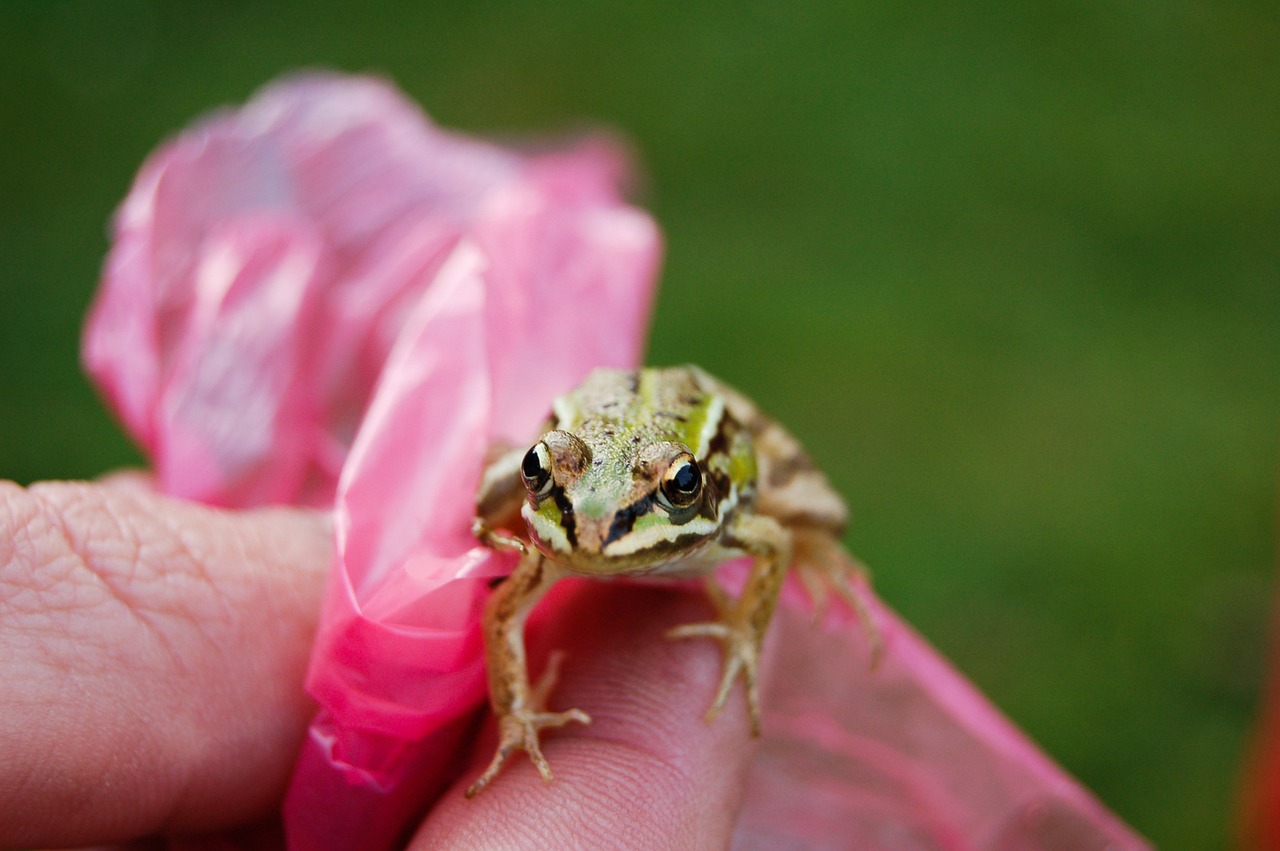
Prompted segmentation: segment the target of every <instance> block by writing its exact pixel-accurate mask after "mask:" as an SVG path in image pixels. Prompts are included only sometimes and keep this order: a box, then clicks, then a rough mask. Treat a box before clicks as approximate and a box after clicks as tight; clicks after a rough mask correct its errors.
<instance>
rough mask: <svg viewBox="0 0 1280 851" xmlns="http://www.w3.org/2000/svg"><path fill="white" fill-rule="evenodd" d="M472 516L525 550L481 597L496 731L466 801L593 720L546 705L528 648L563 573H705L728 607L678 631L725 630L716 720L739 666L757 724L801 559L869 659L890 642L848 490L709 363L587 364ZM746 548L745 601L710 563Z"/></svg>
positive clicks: (479, 530) (493, 538) (547, 684)
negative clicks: (728, 589)
mask: <svg viewBox="0 0 1280 851" xmlns="http://www.w3.org/2000/svg"><path fill="white" fill-rule="evenodd" d="M517 511H518V513H519V515H520V516H521V517H523V519H524V523H525V525H526V526H527V529H528V540H529V542H531V543H532V546H529V545H528V544H526V542H525V541H524V540H523V539H521V538H517V537H514V536H512V535H510V534H505V533H503V532H500V531H498V530H499V529H509V528H511V527H512V526H513V525H517V524H516V515H517ZM476 514H477V518H476V524H475V531H476V535H477V537H479V538H480V539H481V540H482V541H484V542H485V543H486V544H488V545H489V546H492V547H494V548H497V549H505V550H513V551H516V552H519V553H520V554H521V558H520V561H519V563H518V564H517V566H516V568H515V571H514V572H513V573H512V574H511V576H510V577H508V578H507V579H506V580H505V581H504V582H503V583H502V584H500V585H499V586H498V587H497V589H496V590H495V591H494V593H493V595H492V596H491V597H490V599H489V601H488V604H487V606H486V608H485V614H484V624H483V626H484V639H485V654H486V663H487V666H488V676H489V696H490V701H491V703H492V706H493V711H494V714H495V715H496V716H497V718H498V729H499V743H498V749H497V753H496V754H495V755H494V757H493V761H492V762H491V763H490V765H489V767H488V769H487V770H486V771H485V772H484V774H483V775H482V776H481V777H480V778H479V779H478V780H476V781H475V783H473V784H472V785H471V787H470V788H469V789H467V792H466V796H467V797H468V798H470V797H472V796H474V795H475V794H476V793H478V792H480V791H481V790H482V789H484V788H485V786H487V785H488V784H489V783H490V782H491V781H492V780H493V779H494V778H495V777H496V776H497V774H498V772H499V771H500V770H501V768H502V766H503V764H504V763H505V762H506V761H507V759H508V758H509V757H510V756H511V755H512V754H513V753H514V752H515V751H516V750H518V749H523V750H525V751H526V752H527V753H528V754H529V758H530V759H531V760H532V761H533V763H534V765H535V766H536V767H537V769H538V771H539V773H540V774H541V775H542V778H543V779H544V780H551V777H552V775H551V768H550V766H549V765H548V764H547V760H546V759H545V758H544V757H543V755H542V751H541V749H540V747H539V743H538V735H539V731H540V730H541V729H542V728H544V727H560V726H563V725H564V724H567V723H569V722H570V721H576V722H579V723H583V724H587V723H590V718H589V717H588V716H587V715H586V713H584V712H582V711H581V710H580V709H569V710H566V711H563V712H548V711H545V709H544V708H543V703H544V700H545V698H546V696H547V693H548V692H549V691H550V689H551V686H552V683H553V680H554V678H555V669H556V664H555V660H554V659H553V662H552V663H551V664H549V665H548V670H547V673H545V674H544V675H543V678H542V680H541V681H540V682H538V683H537V684H536V685H535V684H531V683H530V680H529V672H528V665H527V663H526V659H525V647H524V624H525V618H526V616H527V615H528V614H529V611H530V610H531V609H532V608H533V606H534V605H535V604H536V603H537V602H538V600H539V599H540V598H541V597H542V596H543V594H545V593H546V591H547V589H548V588H549V587H550V586H551V585H552V584H553V583H554V582H556V581H557V580H559V579H561V578H563V577H566V576H594V577H612V576H670V577H688V576H700V575H702V576H707V577H708V580H707V591H708V597H709V598H710V601H711V603H712V604H713V606H714V607H715V609H716V612H717V615H718V617H717V619H716V620H714V621H710V622H707V623H695V624H688V625H685V626H680V627H676V628H675V629H673V630H671V631H670V632H669V633H668V637H670V638H694V637H706V638H713V639H715V640H717V641H719V642H720V643H721V645H722V646H723V649H724V666H723V669H722V675H721V678H720V685H719V689H718V691H717V692H716V695H715V698H714V700H713V701H712V704H711V708H710V709H709V710H708V712H707V719H708V720H712V719H714V718H715V716H716V715H717V714H718V713H719V712H720V710H721V709H722V708H723V707H724V705H725V701H726V700H727V699H728V696H729V692H730V690H731V689H732V687H733V684H734V682H735V681H736V680H737V678H738V677H739V676H740V677H741V678H742V680H743V684H744V686H745V690H746V701H747V709H748V712H749V714H750V719H751V727H752V732H753V733H754V734H756V735H759V733H760V698H759V687H758V684H757V670H758V667H759V661H760V646H761V642H762V640H763V637H764V634H765V630H766V628H767V627H768V625H769V621H770V619H771V618H772V617H773V611H774V607H775V606H776V605H777V602H778V595H779V592H780V590H781V588H782V583H783V579H784V578H785V576H786V572H787V569H788V567H789V566H792V565H793V564H794V566H795V568H796V569H799V570H800V571H801V574H800V575H801V578H802V579H803V580H804V581H805V584H806V586H807V587H808V588H809V590H810V593H811V594H813V595H814V597H815V601H816V602H817V603H818V605H819V606H820V605H821V604H822V602H823V601H825V599H826V592H827V589H828V588H832V589H834V590H835V591H836V592H837V593H838V594H839V595H840V596H841V597H842V598H843V599H845V600H846V601H847V602H848V603H849V604H850V605H851V607H852V608H853V610H854V611H855V612H856V613H857V614H858V617H859V619H860V620H861V621H862V624H863V626H864V628H865V629H866V631H867V634H868V639H869V643H870V645H871V653H872V664H874V662H875V659H876V657H877V655H878V648H879V635H878V633H877V632H876V630H875V628H874V626H873V624H872V621H871V619H870V617H869V615H868V612H867V609H866V607H865V605H864V603H863V601H862V600H861V598H860V597H859V596H858V595H857V594H856V593H855V592H854V591H853V588H852V587H851V584H850V579H851V578H852V577H854V576H857V575H859V573H860V570H861V568H860V566H859V565H858V564H857V562H855V561H853V560H852V559H851V558H850V557H849V556H848V555H847V554H846V553H845V551H844V549H843V548H842V547H841V545H840V543H839V536H840V533H841V531H842V530H843V528H844V524H845V519H846V510H845V506H844V502H843V501H842V500H841V499H840V497H839V496H838V495H837V494H836V493H835V491H834V490H832V488H831V486H830V485H829V484H828V483H827V479H826V477H825V476H824V475H823V474H822V473H821V472H820V471H819V470H818V469H817V468H815V467H814V465H813V463H812V462H811V461H810V460H809V457H808V455H806V454H805V451H804V449H803V448H802V447H801V446H800V443H799V442H798V441H797V440H796V439H795V438H794V437H792V436H791V434H789V433H788V432H787V431H786V430H785V429H783V428H782V426H780V425H778V423H776V422H774V421H773V420H771V419H769V418H768V417H767V416H765V415H764V414H762V413H761V412H760V411H759V409H757V408H756V406H755V405H754V404H753V403H752V402H751V401H750V400H749V399H747V398H746V397H745V396H743V395H742V394H741V393H738V392H737V391H736V390H734V389H732V388H730V387H728V386H727V385H725V384H724V383H722V382H720V381H718V380H717V379H715V378H713V377H711V376H710V375H708V374H707V373H705V372H703V371H702V370H701V369H698V368H697V367H693V366H683V367H673V368H669V369H640V370H634V371H625V370H613V369H601V370H597V371H595V372H593V373H591V374H590V375H589V376H588V377H587V378H586V380H585V381H583V383H582V384H581V385H580V386H579V387H578V388H577V389H575V390H573V391H572V392H570V393H568V394H567V395H565V396H562V397H560V398H558V399H556V400H555V402H554V404H553V406H552V414H551V417H550V420H549V421H548V423H547V425H546V428H545V429H544V434H543V436H542V438H541V439H540V440H539V441H538V442H537V443H535V444H534V445H533V447H532V448H531V449H528V450H525V449H523V448H520V449H516V450H514V451H509V452H506V453H503V454H502V455H501V456H500V457H498V458H497V459H495V460H494V462H493V463H492V464H491V465H490V466H489V468H488V469H487V470H486V472H485V475H484V478H483V480H482V483H481V487H480V492H479V494H478V497H477V511H476ZM742 555H750V556H753V557H754V563H753V566H752V568H751V571H750V574H749V576H748V578H747V581H746V585H745V586H744V588H743V590H742V593H741V595H740V596H739V597H738V599H737V600H736V601H734V600H731V599H730V598H729V597H728V595H727V594H726V593H725V592H724V591H723V590H722V589H721V588H720V586H719V585H718V584H716V582H715V580H714V579H711V578H710V573H711V571H712V570H713V569H714V568H715V567H716V566H717V565H719V564H720V563H722V562H724V561H726V560H727V559H731V558H735V557H738V556H742Z"/></svg>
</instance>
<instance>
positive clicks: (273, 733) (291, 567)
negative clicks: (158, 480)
mask: <svg viewBox="0 0 1280 851" xmlns="http://www.w3.org/2000/svg"><path fill="white" fill-rule="evenodd" d="M330 559H331V535H330V533H329V530H328V521H327V519H326V518H325V517H324V516H323V515H321V514H319V513H316V512H310V511H302V510H293V509H269V510H262V511H253V512H243V513H233V512H226V511H220V510H216V509H211V508H206V507H201V506H196V505H192V504H188V503H183V502H180V501H177V500H173V499H168V498H165V497H161V496H157V495H155V494H152V493H149V492H147V490H146V489H145V488H143V487H118V486H102V485H94V484H85V483H48V484H41V485H35V486H32V487H31V488H29V489H25V490H24V489H22V488H19V487H18V486H16V485H13V484H12V483H0V679H2V680H3V683H4V685H3V688H0V801H4V806H3V808H2V811H3V816H2V817H0V846H4V847H14V846H24V845H25V846H32V845H67V844H76V843H87V842H104V841H117V840H125V839H128V838H131V837H137V836H141V835H146V834H149V833H153V832H157V831H174V832H185V831H198V830H205V829H211V828H215V827H220V826H224V825H229V824H239V823H246V822H249V821H252V820H255V819H257V818H260V817H261V816H262V815H264V814H265V813H267V812H268V811H269V810H270V809H271V807H272V806H274V805H275V804H276V803H277V802H278V800H279V797H280V795H281V793H282V790H283V787H284V784H285V782H286V780H287V777H288V773H289V771H290V768H291V765H292V761H293V758H294V755H295V753H296V750H297V747H298V744H299V742H300V741H301V737H302V735H303V732H304V729H305V727H306V724H307V722H308V720H309V717H310V714H311V712H312V707H311V704H310V703H309V701H308V699H307V698H306V696H305V694H304V692H303V690H302V679H303V675H304V672H305V669H306V664H307V657H308V652H309V648H310V644H311V639H312V636H313V633H314V631H315V624H316V616H317V612H318V609H319V603H320V597H321V593H322V590H323V584H324V575H325V573H326V570H327V568H328V566H329V562H330Z"/></svg>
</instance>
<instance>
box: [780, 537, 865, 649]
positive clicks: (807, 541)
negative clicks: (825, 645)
mask: <svg viewBox="0 0 1280 851" xmlns="http://www.w3.org/2000/svg"><path fill="white" fill-rule="evenodd" d="M795 541H796V562H795V570H796V573H797V575H798V576H799V577H800V581H801V582H802V583H803V584H804V587H805V591H806V593H808V595H809V599H810V600H811V601H812V602H813V619H814V622H815V623H821V622H822V621H823V619H824V618H825V617H826V614H827V606H828V604H829V602H830V595H831V593H832V592H835V595H836V596H837V597H839V598H840V599H841V600H842V601H843V602H844V603H845V605H847V606H848V607H849V608H850V610H852V612H853V613H854V615H855V616H856V617H857V618H858V622H859V623H860V624H861V625H862V631H863V632H864V633H865V634H866V637H867V648H868V651H869V655H870V657H871V670H873V671H874V670H875V669H876V668H878V667H879V666H880V662H881V660H882V659H883V658H884V639H883V638H882V637H881V635H880V628H879V627H878V626H877V625H876V621H875V618H874V617H873V616H872V614H871V608H870V606H868V605H867V601H866V598H865V597H864V596H863V593H862V592H861V591H860V590H859V588H858V587H857V586H856V585H855V584H854V583H855V581H856V580H862V581H864V582H865V580H866V576H867V568H866V567H865V566H864V565H863V564H862V562H860V561H858V560H857V559H856V558H854V557H853V556H851V555H849V553H847V552H846V551H845V549H844V547H842V546H840V543H839V542H838V541H837V540H836V539H835V538H833V537H831V536H830V535H827V534H825V533H823V532H821V531H812V532H810V531H807V530H806V531H805V532H797V533H796V536H795Z"/></svg>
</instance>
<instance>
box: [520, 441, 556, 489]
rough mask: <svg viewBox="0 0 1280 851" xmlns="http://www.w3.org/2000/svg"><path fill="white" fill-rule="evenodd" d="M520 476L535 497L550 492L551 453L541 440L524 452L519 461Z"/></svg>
mask: <svg viewBox="0 0 1280 851" xmlns="http://www.w3.org/2000/svg"><path fill="white" fill-rule="evenodd" d="M520 478H521V479H522V480H523V481H524V486H525V487H526V488H528V489H529V493H531V494H533V495H534V496H535V497H539V498H541V497H544V496H546V495H547V494H549V493H551V453H550V452H548V451H547V445H546V444H545V443H543V442H542V441H538V442H537V443H535V444H534V445H533V448H532V449H530V450H529V451H528V452H526V453H525V454H524V460H523V461H521V462H520Z"/></svg>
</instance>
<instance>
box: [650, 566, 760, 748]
mask: <svg viewBox="0 0 1280 851" xmlns="http://www.w3.org/2000/svg"><path fill="white" fill-rule="evenodd" d="M707 597H708V599H710V600H711V603H712V605H713V606H715V608H716V612H717V614H718V615H719V616H720V619H719V620H715V621H708V622H705V623H691V624H685V625H684V626H677V627H675V628H673V629H670V630H668V631H667V638H671V639H683V638H714V639H716V640H717V641H719V642H720V644H721V646H722V647H723V648H724V668H723V669H722V673H721V675H720V687H719V688H718V689H717V690H716V696H715V700H713V701H712V702H711V708H710V709H708V710H707V714H706V719H707V720H708V721H713V720H715V718H716V716H718V715H719V714H720V711H721V710H722V709H724V705H725V703H726V701H728V699H729V691H730V690H731V689H732V688H733V682H734V680H736V679H737V678H738V675H739V674H741V675H742V682H743V685H744V686H745V688H746V693H747V711H748V713H749V714H750V717H751V734H752V735H753V736H758V735H760V688H759V682H758V672H759V667H760V643H761V638H762V634H761V632H760V630H758V629H756V628H755V627H754V626H753V625H752V624H751V623H750V622H744V619H743V618H742V617H740V616H737V615H736V613H735V608H734V605H733V602H732V601H731V600H730V599H729V596H728V595H727V594H726V593H725V592H724V589H723V588H721V587H720V585H719V584H718V583H717V582H716V581H715V580H714V579H708V580H707Z"/></svg>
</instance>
